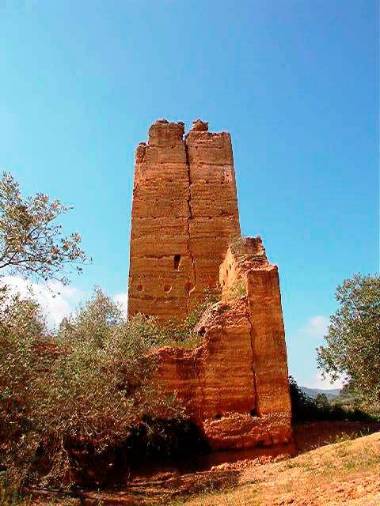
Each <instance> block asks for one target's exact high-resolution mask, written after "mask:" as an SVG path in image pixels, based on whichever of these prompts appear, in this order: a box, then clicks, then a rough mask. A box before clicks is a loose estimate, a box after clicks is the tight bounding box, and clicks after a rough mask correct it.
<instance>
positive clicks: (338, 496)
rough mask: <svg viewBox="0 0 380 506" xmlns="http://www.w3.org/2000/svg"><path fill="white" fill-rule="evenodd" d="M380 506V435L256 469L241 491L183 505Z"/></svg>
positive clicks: (247, 476)
mask: <svg viewBox="0 0 380 506" xmlns="http://www.w3.org/2000/svg"><path fill="white" fill-rule="evenodd" d="M180 504H184V505H186V506H240V505H241V506H243V505H244V506H247V505H252V506H256V505H260V506H277V505H278V506H280V505H287V504H291V505H293V506H295V505H296V506H301V505H302V506H319V505H331V506H333V505H343V504H344V505H352V506H354V505H355V506H359V505H361V506H379V505H380V433H375V434H372V435H370V436H365V437H362V438H358V439H356V440H350V439H348V440H347V441H342V442H339V443H336V444H333V445H329V446H324V447H322V448H318V449H316V450H313V451H310V452H307V453H305V454H302V455H299V456H298V457H295V458H293V459H291V460H286V461H283V462H278V463H272V464H266V465H262V466H252V467H250V468H248V469H247V470H246V471H244V472H243V473H242V475H241V477H240V480H239V485H238V487H237V488H235V489H233V490H229V491H224V492H216V493H206V494H202V495H201V496H198V497H194V498H192V499H189V500H188V501H184V502H177V505H180Z"/></svg>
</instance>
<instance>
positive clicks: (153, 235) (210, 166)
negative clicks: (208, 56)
mask: <svg viewBox="0 0 380 506" xmlns="http://www.w3.org/2000/svg"><path fill="white" fill-rule="evenodd" d="M239 235H240V226H239V215H238V207H237V195H236V184H235V173H234V166H233V155H232V146H231V137H230V134H228V133H226V132H222V133H211V132H209V131H208V124H207V123H205V122H203V121H200V120H197V121H194V123H193V127H192V129H191V130H190V132H189V133H188V134H187V135H186V136H184V124H183V123H181V122H180V123H169V122H168V121H166V120H159V121H156V123H154V124H153V125H152V126H151V127H150V129H149V140H148V142H147V143H141V144H139V146H138V148H137V151H136V165H135V181H134V189H133V205H132V230H131V253H130V271H129V299H128V313H129V315H130V316H132V315H134V314H136V313H143V314H148V315H153V316H156V317H157V318H158V319H159V320H161V321H168V320H171V319H179V318H183V317H184V316H185V315H186V313H187V312H188V311H189V309H190V308H191V307H192V305H193V304H194V303H195V302H196V301H199V300H200V299H201V298H203V297H204V293H205V290H206V289H209V288H210V289H212V288H215V287H216V285H217V283H218V277H219V266H220V264H221V262H222V261H223V259H224V256H225V253H226V251H227V248H228V245H229V243H230V242H231V240H232V239H234V238H237V237H239Z"/></svg>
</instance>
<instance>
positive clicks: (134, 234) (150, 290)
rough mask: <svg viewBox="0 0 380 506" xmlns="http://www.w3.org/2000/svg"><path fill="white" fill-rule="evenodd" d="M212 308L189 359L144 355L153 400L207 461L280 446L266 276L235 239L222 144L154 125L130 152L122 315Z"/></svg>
mask: <svg viewBox="0 0 380 506" xmlns="http://www.w3.org/2000/svg"><path fill="white" fill-rule="evenodd" d="M217 286H218V287H219V293H220V294H221V300H220V302H219V303H217V304H214V305H213V306H212V307H210V308H208V309H207V310H206V311H205V312H204V314H203V316H202V317H201V319H200V321H199V323H198V325H197V328H196V329H195V332H197V333H198V336H199V337H200V338H201V339H200V342H199V345H198V346H196V347H195V348H191V349H186V348H181V347H180V346H172V347H169V346H165V347H163V348H159V349H156V350H154V351H153V353H155V354H156V357H157V364H158V367H157V370H156V371H155V375H156V380H157V384H158V385H159V387H160V390H161V391H162V392H166V393H168V394H170V395H172V394H175V395H176V397H177V399H179V400H180V401H181V402H182V404H183V406H184V407H185V409H186V411H187V413H188V415H189V416H190V417H191V419H192V420H193V422H194V423H195V424H196V425H197V426H198V427H199V428H200V430H201V433H202V434H203V436H204V437H205V438H206V440H207V441H208V443H209V445H210V446H211V447H212V448H214V449H229V448H248V447H251V446H255V445H276V444H287V443H289V442H291V440H292V428H291V405H290V397H289V385H288V369H287V358H286V344H285V332H284V324H283V318H282V307H281V293H280V281H279V275H278V268H277V266H276V265H273V264H271V263H270V262H269V260H268V258H267V256H266V252H265V248H264V245H263V243H262V241H261V238H260V237H251V238H243V237H240V226H239V215H238V207H237V197H236V185H235V174H234V167H233V157H232V147H231V138H230V135H229V134H228V133H224V132H223V133H211V132H209V131H208V127H207V123H204V122H203V121H200V120H198V121H195V122H194V124H193V127H192V129H191V130H190V132H189V133H188V134H187V135H186V136H184V125H183V123H169V122H168V121H166V120H160V121H157V122H156V123H154V124H153V125H152V126H151V127H150V130H149V140H148V142H147V143H142V144H140V145H139V146H138V148H137V152H136V167H135V183H134V190H133V206H132V231H131V263H130V274H129V302H128V304H129V305H128V309H129V315H130V316H132V315H134V314H136V313H143V314H146V315H152V316H156V317H157V318H158V319H159V320H160V321H161V322H165V321H169V320H172V319H183V318H184V317H185V316H186V314H187V312H188V311H189V309H191V307H192V305H193V304H194V303H195V302H196V301H198V300H200V299H202V297H203V296H204V291H205V289H206V288H214V287H217Z"/></svg>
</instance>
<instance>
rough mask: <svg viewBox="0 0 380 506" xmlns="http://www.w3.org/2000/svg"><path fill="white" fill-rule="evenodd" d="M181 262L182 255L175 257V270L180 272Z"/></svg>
mask: <svg viewBox="0 0 380 506" xmlns="http://www.w3.org/2000/svg"><path fill="white" fill-rule="evenodd" d="M180 262H181V255H174V269H175V270H176V271H178V270H179V264H180Z"/></svg>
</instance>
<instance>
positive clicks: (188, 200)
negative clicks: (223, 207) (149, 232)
mask: <svg viewBox="0 0 380 506" xmlns="http://www.w3.org/2000/svg"><path fill="white" fill-rule="evenodd" d="M184 144H185V156H186V167H187V181H188V194H187V208H188V218H187V220H186V225H187V253H188V255H189V257H190V261H191V269H192V278H193V279H192V280H191V281H192V284H193V286H192V288H191V289H190V290H189V293H188V296H187V299H186V313H188V312H189V308H190V294H191V292H193V291H194V290H195V288H196V284H197V273H196V266H195V258H194V255H193V253H192V251H191V241H190V239H191V234H190V220H192V219H193V209H192V205H191V199H192V195H191V184H192V181H191V170H190V161H189V152H188V147H187V143H186V139H184Z"/></svg>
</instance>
